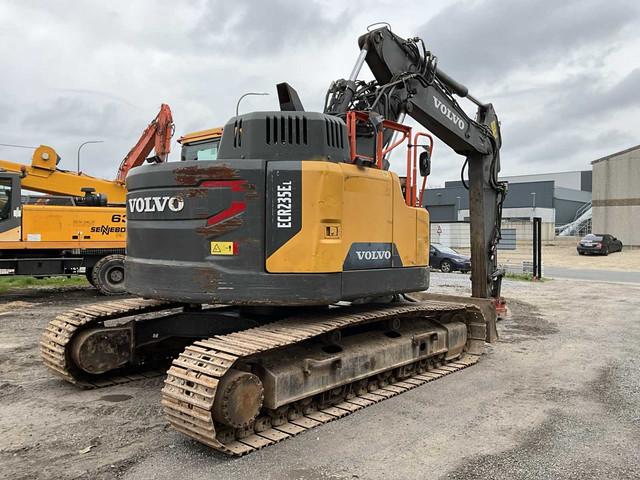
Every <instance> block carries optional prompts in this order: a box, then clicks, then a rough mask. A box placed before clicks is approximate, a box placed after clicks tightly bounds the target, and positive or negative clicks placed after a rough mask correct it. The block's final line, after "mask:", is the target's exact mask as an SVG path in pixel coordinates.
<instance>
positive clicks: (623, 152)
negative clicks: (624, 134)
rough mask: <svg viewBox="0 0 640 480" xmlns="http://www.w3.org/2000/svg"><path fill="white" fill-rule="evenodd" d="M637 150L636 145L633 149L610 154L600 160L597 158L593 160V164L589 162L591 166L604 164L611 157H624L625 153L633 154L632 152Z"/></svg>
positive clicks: (637, 146) (639, 146) (638, 146)
mask: <svg viewBox="0 0 640 480" xmlns="http://www.w3.org/2000/svg"><path fill="white" fill-rule="evenodd" d="M638 149H640V145H636V146H635V147H631V148H627V149H626V150H621V151H619V152H616V153H612V154H610V155H607V156H606V157H602V158H598V159H596V160H594V161H593V162H591V165H593V164H594V163H599V162H604V161H606V160H610V159H612V158H613V157H617V156H618V155H624V154H625V153H629V152H633V151H634V150H638Z"/></svg>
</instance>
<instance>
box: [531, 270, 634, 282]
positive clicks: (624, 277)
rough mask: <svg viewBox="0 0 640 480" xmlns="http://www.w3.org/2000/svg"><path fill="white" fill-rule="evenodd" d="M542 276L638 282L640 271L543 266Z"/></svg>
mask: <svg viewBox="0 0 640 480" xmlns="http://www.w3.org/2000/svg"><path fill="white" fill-rule="evenodd" d="M543 274H544V276H546V277H550V278H569V279H578V280H594V281H598V282H624V283H640V272H623V271H616V270H595V269H578V268H563V267H547V266H545V267H544V271H543Z"/></svg>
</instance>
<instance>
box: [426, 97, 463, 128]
mask: <svg viewBox="0 0 640 480" xmlns="http://www.w3.org/2000/svg"><path fill="white" fill-rule="evenodd" d="M433 104H434V105H435V106H436V108H437V109H438V110H440V113H442V114H443V115H444V116H445V117H447V118H448V119H449V120H451V121H452V122H453V123H454V124H455V125H456V126H457V127H458V128H459V129H460V130H464V127H465V125H464V120H462V119H461V118H460V117H459V116H458V115H456V114H455V113H454V112H453V111H452V110H451V109H450V108H449V107H447V106H446V105H445V104H444V103H443V102H442V101H441V100H439V99H438V98H437V97H436V96H434V97H433Z"/></svg>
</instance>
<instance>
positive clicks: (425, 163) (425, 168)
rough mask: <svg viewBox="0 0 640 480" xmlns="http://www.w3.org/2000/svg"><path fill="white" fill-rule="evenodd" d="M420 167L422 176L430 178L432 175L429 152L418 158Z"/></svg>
mask: <svg viewBox="0 0 640 480" xmlns="http://www.w3.org/2000/svg"><path fill="white" fill-rule="evenodd" d="M418 166H419V167H420V176H422V177H428V176H429V174H430V173H431V157H430V156H429V152H428V151H426V150H425V151H424V152H422V153H421V154H420V157H419V158H418Z"/></svg>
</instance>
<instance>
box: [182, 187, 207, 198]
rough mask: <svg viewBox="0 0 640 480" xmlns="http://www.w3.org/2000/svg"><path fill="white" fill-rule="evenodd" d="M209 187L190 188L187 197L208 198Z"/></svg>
mask: <svg viewBox="0 0 640 480" xmlns="http://www.w3.org/2000/svg"><path fill="white" fill-rule="evenodd" d="M208 192H209V189H207V188H190V189H189V190H187V197H189V198H207V193H208Z"/></svg>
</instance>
